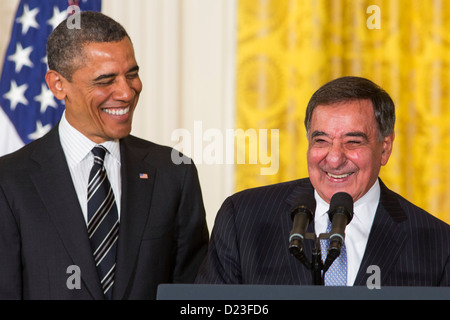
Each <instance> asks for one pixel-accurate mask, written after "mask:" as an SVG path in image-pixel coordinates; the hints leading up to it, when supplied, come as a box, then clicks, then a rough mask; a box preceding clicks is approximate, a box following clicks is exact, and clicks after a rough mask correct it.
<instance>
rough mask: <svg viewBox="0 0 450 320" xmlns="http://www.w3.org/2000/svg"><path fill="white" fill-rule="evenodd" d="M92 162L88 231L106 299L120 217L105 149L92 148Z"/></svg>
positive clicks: (108, 293)
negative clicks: (108, 173)
mask: <svg viewBox="0 0 450 320" xmlns="http://www.w3.org/2000/svg"><path fill="white" fill-rule="evenodd" d="M92 153H93V154H94V165H93V167H92V169H91V173H90V175H89V185H88V235H89V241H90V242H91V247H92V251H93V255H94V260H95V264H96V266H97V272H98V275H99V278H100V282H101V285H102V289H103V293H104V294H105V298H106V299H111V296H112V287H113V284H114V274H115V267H116V251H117V238H118V236H119V218H118V213H117V207H116V201H115V199H114V192H113V190H112V188H111V185H110V183H109V180H108V177H107V175H106V169H105V167H104V165H103V161H104V159H105V154H106V149H105V148H104V147H103V146H96V147H94V148H93V149H92Z"/></svg>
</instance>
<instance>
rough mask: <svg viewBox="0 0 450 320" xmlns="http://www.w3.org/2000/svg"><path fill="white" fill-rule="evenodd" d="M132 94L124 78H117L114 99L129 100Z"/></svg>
mask: <svg viewBox="0 0 450 320" xmlns="http://www.w3.org/2000/svg"><path fill="white" fill-rule="evenodd" d="M134 94H135V92H134V90H133V88H132V87H131V85H130V83H129V82H128V81H127V79H126V78H122V77H120V78H117V81H116V87H115V88H114V95H113V98H114V99H115V100H121V101H130V100H131V99H132V98H133V97H134Z"/></svg>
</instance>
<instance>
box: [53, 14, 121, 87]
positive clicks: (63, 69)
mask: <svg viewBox="0 0 450 320" xmlns="http://www.w3.org/2000/svg"><path fill="white" fill-rule="evenodd" d="M79 14H80V17H79V19H80V22H81V25H80V28H79V29H77V28H69V27H68V26H67V19H66V20H64V21H63V22H61V23H60V24H59V25H58V26H57V27H56V28H55V30H53V32H52V33H51V34H50V36H49V38H48V41H47V60H48V66H49V68H50V69H51V70H55V71H56V72H58V73H60V74H61V75H62V76H63V77H64V78H66V79H67V80H69V81H72V75H73V73H74V72H75V70H76V69H77V68H78V67H80V65H81V63H82V61H83V58H84V56H83V47H84V46H85V45H86V44H88V43H91V42H118V41H121V40H122V39H123V38H125V37H128V38H129V36H128V34H127V32H126V31H125V29H124V28H123V27H122V26H121V25H120V24H119V23H118V22H116V21H114V20H113V19H111V18H110V17H108V16H106V15H104V14H102V13H100V12H94V11H83V12H80V13H79Z"/></svg>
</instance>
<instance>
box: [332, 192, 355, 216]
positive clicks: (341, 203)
mask: <svg viewBox="0 0 450 320" xmlns="http://www.w3.org/2000/svg"><path fill="white" fill-rule="evenodd" d="M339 207H341V208H342V207H343V208H344V209H345V211H346V213H347V214H348V222H350V220H351V219H352V218H353V198H352V196H351V195H349V194H348V193H346V192H337V193H335V194H334V195H333V196H332V197H331V201H330V211H329V212H330V214H331V213H334V212H335V211H336V209H337V208H339ZM330 220H331V218H330ZM348 222H347V223H348Z"/></svg>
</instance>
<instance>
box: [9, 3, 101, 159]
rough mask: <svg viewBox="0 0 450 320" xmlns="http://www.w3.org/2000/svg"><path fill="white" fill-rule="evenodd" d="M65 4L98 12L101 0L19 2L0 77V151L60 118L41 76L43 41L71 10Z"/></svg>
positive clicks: (36, 134) (32, 137)
mask: <svg viewBox="0 0 450 320" xmlns="http://www.w3.org/2000/svg"><path fill="white" fill-rule="evenodd" d="M71 5H77V6H79V8H80V11H101V0H78V1H75V0H70V1H68V0H21V1H20V3H19V6H18V8H17V12H16V16H15V19H14V24H13V27H12V33H11V40H10V42H9V46H8V49H7V51H6V54H5V60H4V64H3V69H2V75H1V78H0V155H3V154H6V153H9V152H12V151H14V150H15V149H17V148H19V147H21V146H23V145H24V144H27V143H29V142H31V141H33V140H36V139H38V138H40V137H42V136H43V135H44V134H46V133H47V132H48V131H50V129H51V128H52V127H53V126H54V125H55V124H56V123H58V121H59V120H60V118H61V115H62V113H63V111H64V102H61V101H59V100H57V99H56V98H55V97H54V96H53V94H52V92H51V91H50V90H49V88H48V87H47V84H46V83H45V79H44V77H45V73H46V72H47V70H48V67H47V54H46V44H47V38H48V36H49V34H50V33H51V32H52V31H53V29H54V28H56V26H57V25H58V24H59V23H60V22H61V21H63V20H64V19H65V18H67V15H68V14H71V13H72V12H73V11H72V10H68V8H69V6H71ZM68 11H71V12H68ZM81 24H82V22H81Z"/></svg>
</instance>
